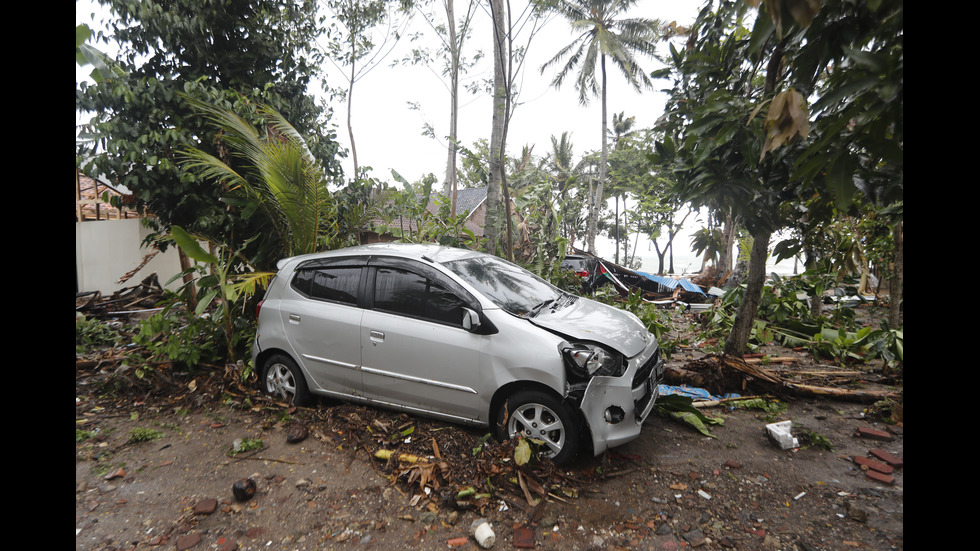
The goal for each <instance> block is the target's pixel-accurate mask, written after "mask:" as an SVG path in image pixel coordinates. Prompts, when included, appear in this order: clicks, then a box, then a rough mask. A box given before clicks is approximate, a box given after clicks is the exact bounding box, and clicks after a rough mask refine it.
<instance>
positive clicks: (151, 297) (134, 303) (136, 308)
mask: <svg viewBox="0 0 980 551" xmlns="http://www.w3.org/2000/svg"><path fill="white" fill-rule="evenodd" d="M163 294H164V290H163V287H162V286H161V285H160V281H159V279H158V278H157V275H156V274H151V275H149V276H147V277H146V278H145V279H143V281H141V282H140V283H139V284H137V285H134V286H132V287H126V288H123V289H120V290H118V291H116V292H115V293H113V294H112V295H110V296H108V297H106V296H103V295H102V293H101V292H100V291H91V292H87V293H80V294H77V295H75V312H76V313H81V314H84V315H85V316H87V317H91V318H98V319H102V318H106V317H113V316H120V315H123V316H127V315H128V316H132V315H139V314H141V313H144V312H147V311H150V312H152V311H155V308H156V305H157V304H158V303H159V302H160V299H162V298H163Z"/></svg>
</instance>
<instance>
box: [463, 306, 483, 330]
mask: <svg viewBox="0 0 980 551" xmlns="http://www.w3.org/2000/svg"><path fill="white" fill-rule="evenodd" d="M479 328H480V314H477V313H476V311H475V310H471V309H469V308H466V307H463V329H466V330H467V331H476V330H477V329H479Z"/></svg>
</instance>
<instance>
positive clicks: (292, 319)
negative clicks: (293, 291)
mask: <svg viewBox="0 0 980 551" xmlns="http://www.w3.org/2000/svg"><path fill="white" fill-rule="evenodd" d="M299 322H300V317H299V314H289V323H299Z"/></svg>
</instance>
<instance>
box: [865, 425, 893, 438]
mask: <svg viewBox="0 0 980 551" xmlns="http://www.w3.org/2000/svg"><path fill="white" fill-rule="evenodd" d="M857 435H858V436H863V437H866V438H874V439H875V440H891V439H892V435H890V434H888V433H887V432H885V431H883V430H878V429H873V428H870V427H858V429H857Z"/></svg>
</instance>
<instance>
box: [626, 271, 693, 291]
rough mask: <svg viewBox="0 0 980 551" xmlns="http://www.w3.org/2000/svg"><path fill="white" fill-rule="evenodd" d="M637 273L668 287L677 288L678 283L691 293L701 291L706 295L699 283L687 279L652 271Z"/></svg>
mask: <svg viewBox="0 0 980 551" xmlns="http://www.w3.org/2000/svg"><path fill="white" fill-rule="evenodd" d="M636 273H638V274H640V275H641V276H643V277H645V278H647V279H649V280H650V281H656V282H657V283H659V284H660V285H663V286H664V287H666V288H668V289H675V288H677V286H678V285H680V286H681V289H684V290H685V291H689V292H691V293H699V294H702V295H704V291H702V290H701V288H700V287H698V286H697V285H695V284H693V283H691V282H690V281H689V280H687V279H675V278H672V277H664V276H658V275H656V274H650V273H647V272H636ZM705 296H707V295H705Z"/></svg>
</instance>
